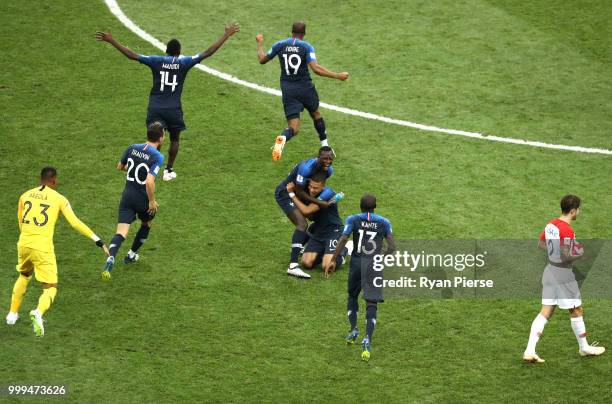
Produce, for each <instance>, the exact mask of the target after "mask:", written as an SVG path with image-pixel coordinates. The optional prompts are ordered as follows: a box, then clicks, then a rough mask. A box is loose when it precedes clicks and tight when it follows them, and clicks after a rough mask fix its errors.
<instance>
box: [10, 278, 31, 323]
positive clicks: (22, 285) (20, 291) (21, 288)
mask: <svg viewBox="0 0 612 404" xmlns="http://www.w3.org/2000/svg"><path fill="white" fill-rule="evenodd" d="M32 273H33V270H29V271H28V272H22V273H20V274H19V277H18V278H17V280H16V281H15V285H14V286H13V295H12V296H11V308H10V309H9V312H8V314H7V315H6V323H7V324H8V325H14V324H15V323H16V322H17V320H19V308H20V307H21V302H23V297H24V296H25V293H26V290H27V288H28V284H29V283H30V281H31V280H32Z"/></svg>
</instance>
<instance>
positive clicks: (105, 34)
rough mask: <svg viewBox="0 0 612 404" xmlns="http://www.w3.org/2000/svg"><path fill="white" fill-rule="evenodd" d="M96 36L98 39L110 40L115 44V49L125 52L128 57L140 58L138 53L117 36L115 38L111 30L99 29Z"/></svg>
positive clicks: (109, 41)
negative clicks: (118, 39) (121, 41)
mask: <svg viewBox="0 0 612 404" xmlns="http://www.w3.org/2000/svg"><path fill="white" fill-rule="evenodd" d="M95 37H96V39H97V40H98V41H104V42H108V43H109V44H111V45H113V46H114V47H115V49H117V50H118V51H119V52H121V53H123V54H124V55H125V56H126V57H127V58H128V59H132V60H138V54H137V53H136V52H134V51H133V50H131V49H130V48H128V47H127V46H124V45H121V44H120V43H119V42H117V40H116V39H115V38H113V36H112V34H111V33H110V31H109V32H102V31H98V32H96V34H95Z"/></svg>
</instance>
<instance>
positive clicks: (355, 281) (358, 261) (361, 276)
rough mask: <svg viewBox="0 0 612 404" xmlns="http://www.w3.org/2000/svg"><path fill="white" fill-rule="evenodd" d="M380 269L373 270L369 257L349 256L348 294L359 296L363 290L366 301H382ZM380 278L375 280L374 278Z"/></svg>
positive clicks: (381, 274) (381, 273)
mask: <svg viewBox="0 0 612 404" xmlns="http://www.w3.org/2000/svg"><path fill="white" fill-rule="evenodd" d="M382 276H383V272H382V271H380V272H379V271H374V269H373V267H372V259H371V258H361V257H354V256H351V266H350V269H349V276H348V288H347V289H348V290H347V291H348V294H349V295H351V296H355V297H357V296H359V292H361V291H362V290H363V298H364V299H365V300H366V301H368V302H384V301H385V300H384V299H383V288H382V286H376V285H382V283H381V281H382ZM377 277H380V279H378V280H375V278H377Z"/></svg>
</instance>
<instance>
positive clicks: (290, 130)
mask: <svg viewBox="0 0 612 404" xmlns="http://www.w3.org/2000/svg"><path fill="white" fill-rule="evenodd" d="M304 35H306V24H305V23H304V22H295V23H293V27H292V28H291V38H288V39H284V40H281V41H278V42H276V43H275V44H274V45H272V48H270V50H269V51H268V53H265V52H264V50H263V35H262V34H257V36H256V37H255V39H256V40H257V55H258V57H259V63H260V64H265V63H268V61H270V60H272V59H273V58H274V57H275V56H276V55H278V60H279V62H280V67H281V75H280V87H281V91H282V93H283V108H284V109H285V117H286V118H287V128H285V130H283V132H282V134H281V135H280V136H277V137H276V143H275V144H274V147H273V150H272V160H274V161H278V160H280V158H281V155H282V153H283V148H284V147H285V143H286V142H288V141H289V140H291V138H292V137H293V136H296V135H297V134H298V132H299V131H300V113H301V112H302V111H303V110H304V108H306V109H307V110H308V112H309V113H310V116H311V117H312V120H313V122H314V126H315V129H316V130H317V133H318V134H319V140H320V141H321V146H327V145H328V144H327V133H326V132H325V121H324V120H323V118H322V117H321V113H320V112H319V95H318V94H317V90H316V88H315V86H314V84H313V83H312V80H311V79H310V74H309V72H308V66H310V68H311V69H312V71H313V72H315V74H317V75H319V76H323V77H329V78H332V79H338V80H342V81H344V80H346V79H347V78H348V76H349V74H348V73H347V72H341V73H335V72H332V71H330V70H327V69H326V68H324V67H323V66H321V65H320V64H319V63H318V62H317V57H316V56H315V51H314V48H313V46H312V45H311V44H309V43H308V42H306V41H304Z"/></svg>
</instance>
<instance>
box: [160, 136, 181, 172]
mask: <svg viewBox="0 0 612 404" xmlns="http://www.w3.org/2000/svg"><path fill="white" fill-rule="evenodd" d="M169 132H170V147H169V148H168V164H166V168H165V169H164V175H163V180H164V181H171V180H173V179H175V178H176V172H175V171H174V169H173V168H172V167H173V166H174V160H176V155H177V154H178V151H179V142H180V140H181V131H180V130H177V129H170V130H169Z"/></svg>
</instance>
